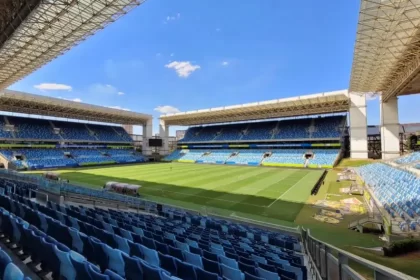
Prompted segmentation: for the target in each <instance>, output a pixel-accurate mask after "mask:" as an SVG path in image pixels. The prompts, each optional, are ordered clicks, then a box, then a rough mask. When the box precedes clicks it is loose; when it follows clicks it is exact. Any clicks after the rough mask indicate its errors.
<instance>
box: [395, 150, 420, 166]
mask: <svg viewBox="0 0 420 280" xmlns="http://www.w3.org/2000/svg"><path fill="white" fill-rule="evenodd" d="M417 161H419V162H420V152H414V153H411V154H409V155H407V156H404V157H401V158H399V159H396V160H395V162H396V163H398V164H411V163H415V162H417Z"/></svg>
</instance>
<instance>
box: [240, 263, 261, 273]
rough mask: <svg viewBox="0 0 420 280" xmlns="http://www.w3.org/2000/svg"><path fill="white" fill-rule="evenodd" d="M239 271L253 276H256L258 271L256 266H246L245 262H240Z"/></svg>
mask: <svg viewBox="0 0 420 280" xmlns="http://www.w3.org/2000/svg"><path fill="white" fill-rule="evenodd" d="M239 269H240V270H241V271H242V272H246V273H249V274H251V275H256V273H257V272H256V270H255V265H249V264H245V263H243V262H239Z"/></svg>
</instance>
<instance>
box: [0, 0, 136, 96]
mask: <svg viewBox="0 0 420 280" xmlns="http://www.w3.org/2000/svg"><path fill="white" fill-rule="evenodd" d="M143 2H144V0H112V1H110V0H50V1H40V0H26V1H23V0H7V1H1V3H0V89H4V88H6V87H7V86H9V85H11V84H12V83H14V82H16V81H17V80H19V79H21V78H23V77H25V76H26V75H28V74H29V73H31V72H33V71H35V70H36V69H38V68H39V67H41V66H42V65H44V64H46V63H47V62H49V61H51V60H52V59H54V58H56V57H57V56H59V55H61V54H63V53H65V52H66V51H68V50H69V49H70V48H72V47H73V46H74V45H77V44H78V43H79V42H81V41H83V40H85V39H86V38H87V37H89V36H91V35H93V34H94V33H95V32H96V31H98V30H100V29H102V28H104V27H105V26H107V25H108V24H109V23H111V22H114V21H115V20H117V19H118V18H120V17H121V16H122V15H124V14H126V13H127V12H128V11H130V10H131V9H133V8H134V7H136V6H137V5H139V4H140V3H143ZM4 3H5V4H4Z"/></svg>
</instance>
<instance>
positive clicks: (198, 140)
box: [0, 0, 420, 280]
mask: <svg viewBox="0 0 420 280" xmlns="http://www.w3.org/2000/svg"><path fill="white" fill-rule="evenodd" d="M394 2H398V3H393V1H366V0H363V1H362V2H361V12H360V17H359V26H358V32H357V40H356V46H355V52H354V62H353V68H352V77H351V81H350V89H349V90H348V91H347V90H343V91H337V92H330V93H321V94H315V95H307V96H301V97H297V98H286V99H279V100H272V101H264V102H258V103H252V104H243V105H235V106H228V107H223V108H212V109H207V110H198V111H192V112H182V113H176V114H168V115H164V116H161V118H160V137H161V139H162V140H163V147H161V148H158V149H154V148H152V145H151V144H152V142H149V140H150V139H152V138H153V137H152V117H151V116H150V115H144V114H139V113H134V112H127V111H121V110H115V109H110V108H104V107H100V106H93V105H88V104H82V103H76V102H71V101H66V100H61V99H56V98H49V97H43V96H36V95H31V94H26V93H21V92H15V91H9V90H3V91H2V92H0V111H3V112H8V114H2V115H1V116H0V141H1V143H0V162H1V163H2V164H3V167H5V168H8V169H12V170H35V169H52V168H54V169H59V170H58V171H57V174H58V175H57V176H58V178H59V179H60V181H57V182H55V181H52V180H50V179H47V178H44V177H41V176H39V175H36V174H38V173H35V175H33V174H27V173H20V172H14V171H9V170H0V231H1V234H2V235H1V237H2V239H1V240H2V241H1V242H0V245H1V246H0V247H1V248H2V249H1V250H0V278H1V279H7V280H12V279H13V280H21V279H24V276H29V277H30V278H31V279H40V278H43V279H67V280H73V279H103V280H105V279H112V280H114V279H115V280H121V279H129V280H130V279H164V280H167V279H173V280H175V279H215V280H219V279H231V280H236V279H238V280H248V279H254V280H261V279H270V280H271V279H273V280H280V279H286V280H287V279H294V280H306V279H365V277H364V276H368V278H371V277H373V278H374V279H404V280H410V279H415V278H413V277H411V276H409V275H406V274H403V273H401V272H398V271H395V270H392V269H390V268H389V267H393V262H392V261H389V260H388V259H387V260H384V259H381V258H379V257H377V258H373V257H372V254H370V253H369V252H368V251H366V252H365V251H363V252H362V253H361V255H363V256H369V258H370V259H374V260H379V261H382V262H383V263H384V264H386V266H382V265H379V264H377V263H374V262H372V261H368V260H366V259H363V258H361V257H359V256H356V255H354V254H351V253H349V251H351V252H355V251H354V250H353V249H354V248H351V247H353V246H352V245H359V244H354V243H357V242H354V243H353V241H354V240H357V241H359V240H363V239H364V237H363V235H362V234H359V235H357V236H356V235H347V233H346V232H343V231H340V229H339V225H338V223H340V222H341V221H339V220H338V219H344V220H345V221H347V220H348V219H349V218H350V219H351V218H352V214H347V212H346V214H342V213H344V210H343V209H342V208H340V209H335V208H334V207H330V206H331V205H336V204H337V203H338V201H337V198H336V197H343V198H345V200H351V201H354V200H356V201H359V200H358V198H357V197H356V195H355V196H350V195H351V194H350V195H348V196H346V195H344V194H343V193H341V188H340V193H339V194H338V193H331V192H333V191H334V190H335V189H338V187H341V186H342V185H334V184H332V182H333V180H332V179H331V178H329V179H328V180H329V181H327V184H328V188H327V190H326V188H323V187H322V185H323V183H324V182H325V181H323V180H324V179H325V178H326V177H325V176H326V174H327V173H326V172H325V170H324V169H328V170H330V169H331V168H332V167H334V166H336V165H337V163H338V162H339V161H340V160H341V158H342V157H343V155H344V154H346V153H350V156H351V158H353V159H366V158H367V156H368V141H367V136H368V133H367V129H368V128H367V122H366V94H368V93H369V94H372V93H374V94H380V95H381V100H380V106H381V126H380V134H381V156H382V159H384V161H383V162H380V163H374V164H368V165H366V166H362V167H360V168H356V169H354V170H353V171H350V173H351V174H357V175H358V176H359V178H357V180H356V182H357V181H358V180H359V179H361V180H363V181H364V183H365V186H364V187H363V199H364V202H360V201H359V202H360V204H361V205H357V206H356V207H353V208H355V209H357V210H359V211H362V210H364V206H366V207H369V210H370V215H367V216H365V217H364V218H363V219H361V220H360V221H356V224H354V223H350V225H349V227H352V228H356V229H359V226H360V225H361V221H364V222H366V221H368V222H372V221H374V222H378V221H379V224H380V227H382V228H383V227H385V234H386V235H387V238H389V239H391V238H392V237H393V236H394V235H396V234H398V238H399V239H400V238H401V237H410V238H414V237H415V236H418V234H419V233H420V231H419V226H420V181H419V177H418V174H419V172H420V171H419V170H420V156H419V153H412V154H409V155H403V156H401V157H400V149H399V145H400V139H399V129H400V125H399V123H398V103H397V96H400V95H406V94H413V93H418V92H419V91H420V86H419V85H420V82H419V77H420V74H419V73H420V60H419V59H418V56H419V50H418V46H417V42H418V38H417V37H418V36H419V34H420V33H419V32H418V29H419V24H418V18H419V15H420V12H419V11H420V6H419V4H417V2H415V1H394ZM140 3H143V1H138V0H113V1H105V2H104V1H91V0H79V1H40V0H34V1H5V3H1V4H0V15H1V17H0V61H2V63H1V65H0V89H4V88H5V87H7V86H8V85H10V84H12V83H13V82H15V81H17V80H19V79H20V78H22V77H24V76H26V75H27V74H28V73H30V72H32V71H34V70H35V69H37V68H38V67H40V66H42V65H43V64H45V63H46V62H48V61H50V60H51V59H53V58H55V57H56V56H58V55H60V54H62V53H63V52H65V51H66V50H68V49H70V48H71V47H72V46H73V45H75V44H77V43H78V42H80V41H81V40H84V39H85V38H86V37H88V36H90V35H92V34H94V33H95V32H96V31H97V30H99V29H101V28H103V27H104V26H106V25H107V24H109V23H110V22H112V21H114V20H116V19H118V18H119V17H121V16H122V15H124V14H125V13H126V12H128V11H130V10H131V9H132V8H134V7H135V6H137V5H139V4H140ZM390 15H392V16H390ZM34 23H35V24H34ZM10 113H19V114H32V115H42V116H43V117H47V118H48V119H43V118H29V117H22V116H15V115H10ZM56 118H60V119H56ZM63 119H72V120H79V122H74V121H64V120H63ZM80 121H88V122H86V123H82V122H80ZM92 122H101V123H107V124H97V123H92ZM347 122H349V129H348V131H346V127H347ZM111 124H112V125H111ZM121 124H129V125H141V126H143V136H142V151H141V153H139V152H136V151H134V148H133V140H132V138H131V137H130V135H128V134H127V133H126V132H125V130H123V128H122V127H121V126H119V125H121ZM175 125H182V126H189V129H188V130H187V131H186V133H185V135H184V137H183V139H181V140H180V141H179V143H178V146H177V149H175V150H174V151H170V150H169V126H175ZM347 135H349V141H348V143H347V142H346V136H347ZM158 140H159V139H158ZM153 151H155V152H156V151H157V152H160V154H161V155H162V156H165V160H166V161H172V162H174V161H177V162H184V163H185V164H181V163H180V164H154V165H152V164H141V165H130V166H115V167H95V168H80V169H74V167H86V166H90V165H95V166H96V165H105V164H122V163H142V162H145V161H147V158H148V157H149V156H151V155H152V152H153ZM187 163H190V164H187ZM255 166H266V167H264V168H258V167H255ZM168 167H169V168H168ZM272 167H287V168H272ZM289 167H293V168H289ZM315 169H320V170H315ZM343 172H344V171H343ZM346 172H347V171H346ZM329 174H333V176H334V175H337V173H336V172H335V171H334V170H333V171H331V173H329ZM327 176H330V177H331V175H327ZM61 179H70V180H71V183H66V182H65V180H63V181H61ZM73 179H74V180H73ZM115 179H118V181H121V182H122V183H124V182H127V183H138V186H140V185H141V188H139V189H140V190H139V194H140V195H141V196H142V197H141V198H138V197H136V196H128V195H123V194H119V193H115V192H112V191H107V190H105V189H103V186H104V184H105V183H107V182H110V181H115ZM335 179H336V178H334V180H335ZM326 180H327V179H326ZM321 183H322V184H321ZM116 184H118V182H116ZM344 186H346V188H347V189H349V190H351V188H352V187H353V185H344ZM358 187H359V186H358ZM318 190H321V194H320V195H318V196H317V194H316V192H317V191H318ZM309 196H311V197H309ZM331 196H334V197H335V198H333V199H332V200H329V197H331ZM319 197H321V198H322V200H321V202H322V203H326V202H330V204H329V206H328V207H321V209H318V208H316V209H315V207H313V205H312V204H310V205H309V207H308V208H306V206H305V204H306V203H314V201H315V199H316V198H319ZM149 199H150V200H149ZM361 199H362V198H361ZM151 200H152V201H151ZM318 201H320V200H318ZM161 203H163V204H164V205H162V204H161ZM171 204H175V206H178V207H181V208H178V207H175V206H171ZM314 204H316V203H314ZM316 206H317V207H319V205H316ZM188 207H192V209H187V208H188ZM344 208H345V209H346V211H349V209H350V210H351V208H352V207H350V206H349V205H347V204H346V206H345V207H344ZM314 209H315V210H314ZM332 209H334V210H338V211H330V210H332ZM222 210H223V211H222ZM342 210H343V212H342ZM315 211H316V212H315ZM308 213H310V215H309V219H311V221H312V220H316V218H320V219H321V220H316V222H317V221H319V223H318V224H316V226H315V227H314V229H315V231H316V232H317V237H318V236H324V238H322V240H318V239H316V238H314V237H313V236H312V235H311V232H310V229H309V228H307V227H310V225H311V224H310V223H309V224H308V223H307V224H305V228H302V227H300V226H301V225H300V224H298V222H297V221H300V219H301V217H300V216H302V215H304V214H308ZM320 213H326V214H325V216H322V215H320ZM359 214H360V213H359ZM340 215H341V216H340ZM342 215H344V216H346V217H343V216H342ZM371 215H372V216H375V217H374V218H375V219H374V220H372V218H371ZM359 216H360V215H359ZM378 216H379V217H378ZM337 217H340V218H337ZM273 221H274V223H273ZM312 222H313V221H312ZM323 222H327V223H328V222H329V223H335V225H334V226H332V225H330V224H326V226H323V225H322V223H323ZM286 225H287V226H286ZM352 225H354V226H352ZM325 232H326V233H327V234H323V233H325ZM348 232H350V231H348ZM351 234H353V232H351ZM356 234H357V233H356ZM416 234H417V235H416ZM325 236H327V237H326V238H325ZM347 237H351V238H348V240H347ZM334 239H335V241H334ZM336 239H346V240H345V241H346V244H345V245H344V246H341V249H340V248H337V247H335V246H333V245H331V244H329V243H326V242H331V243H332V242H336ZM353 239H354V240H353ZM376 239H377V238H367V240H368V242H367V243H365V244H368V245H365V247H366V246H372V243H374V244H378V242H376V241H377V240H376ZM410 241H411V240H410ZM378 246H382V244H380V243H379V245H378ZM342 248H345V249H346V250H343V249H342ZM375 249H377V248H375ZM359 253H360V251H359ZM414 258H415V257H414ZM405 261H406V262H409V260H408V259H406V260H405ZM415 264H416V263H415ZM366 270H369V272H366ZM410 272H412V270H411V271H410ZM412 274H413V275H414V273H412ZM47 275H48V276H47ZM362 275H363V276H362ZM415 276H416V277H417V278H418V276H419V275H417V274H415ZM26 279H29V278H26Z"/></svg>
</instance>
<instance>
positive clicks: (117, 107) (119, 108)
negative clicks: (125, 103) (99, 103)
mask: <svg viewBox="0 0 420 280" xmlns="http://www.w3.org/2000/svg"><path fill="white" fill-rule="evenodd" d="M106 107H108V108H111V109H117V110H123V111H131V110H130V109H128V108H123V107H121V106H106Z"/></svg>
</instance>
